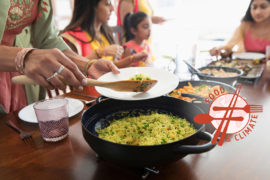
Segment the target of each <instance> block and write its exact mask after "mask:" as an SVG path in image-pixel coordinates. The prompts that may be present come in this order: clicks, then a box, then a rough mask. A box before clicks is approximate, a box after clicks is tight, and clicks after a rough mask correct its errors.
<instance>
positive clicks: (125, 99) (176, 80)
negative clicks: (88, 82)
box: [95, 67, 179, 101]
mask: <svg viewBox="0 0 270 180" xmlns="http://www.w3.org/2000/svg"><path fill="white" fill-rule="evenodd" d="M141 68H143V69H154V70H157V71H163V72H165V73H168V74H170V75H171V76H172V77H173V78H175V82H176V83H175V87H177V85H178V82H179V77H178V76H176V75H175V74H173V73H170V72H169V71H166V70H164V69H160V68H157V67H126V68H121V69H120V73H121V70H122V71H128V70H129V69H132V70H134V71H135V70H137V69H141ZM108 74H113V73H112V72H108V73H106V74H104V75H102V76H101V77H99V78H98V80H100V79H102V77H104V76H105V75H106V76H107V75H108ZM95 88H96V90H97V91H98V93H100V90H102V89H103V87H98V86H96V87H95ZM168 92H170V91H168ZM168 92H166V93H165V94H167V93H168ZM100 94H101V95H102V96H105V97H108V98H112V99H116V100H123V101H137V100H146V99H153V98H157V97H159V96H162V95H156V96H150V97H143V98H134V97H128V98H121V97H114V96H106V95H104V94H103V93H100ZM165 94H163V95H165Z"/></svg>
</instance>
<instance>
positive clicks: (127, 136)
mask: <svg viewBox="0 0 270 180" xmlns="http://www.w3.org/2000/svg"><path fill="white" fill-rule="evenodd" d="M196 131H197V130H196V129H195V128H194V127H193V125H192V124H190V123H189V122H188V121H187V120H186V119H182V118H179V117H177V116H173V115H168V114H161V113H157V112H153V113H152V114H148V115H140V116H137V117H125V118H122V119H119V120H113V121H112V122H111V124H110V125H109V126H108V127H106V128H104V129H99V130H97V133H98V137H100V138H102V139H105V140H108V141H111V142H115V143H120V144H129V145H159V144H164V143H170V142H174V141H178V140H181V139H183V138H185V137H188V136H190V135H192V134H194V133H195V132H196Z"/></svg>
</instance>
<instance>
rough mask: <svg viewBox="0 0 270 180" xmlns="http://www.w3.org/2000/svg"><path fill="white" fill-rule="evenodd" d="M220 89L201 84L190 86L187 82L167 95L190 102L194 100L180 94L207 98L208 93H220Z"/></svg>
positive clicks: (217, 86)
mask: <svg viewBox="0 0 270 180" xmlns="http://www.w3.org/2000/svg"><path fill="white" fill-rule="evenodd" d="M222 88H223V87H221V86H219V85H216V86H209V85H207V84H201V85H199V86H192V84H191V83H190V82H188V85H187V86H184V87H182V88H178V89H175V90H173V91H172V92H171V93H170V94H169V95H170V96H172V97H175V98H178V99H182V100H184V101H188V102H191V101H192V100H194V98H190V97H183V96H182V93H187V94H194V95H197V96H201V97H205V98H207V97H208V95H209V94H210V93H214V91H215V90H218V91H220V90H221V89H222ZM224 93H227V91H226V90H224Z"/></svg>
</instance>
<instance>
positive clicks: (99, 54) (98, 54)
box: [95, 48, 104, 58]
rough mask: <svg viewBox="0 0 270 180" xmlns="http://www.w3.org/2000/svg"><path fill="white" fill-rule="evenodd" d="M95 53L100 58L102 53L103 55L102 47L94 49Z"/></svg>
mask: <svg viewBox="0 0 270 180" xmlns="http://www.w3.org/2000/svg"><path fill="white" fill-rule="evenodd" d="M95 53H96V55H97V57H98V58H102V57H103V55H104V49H103V48H100V49H96V50H95Z"/></svg>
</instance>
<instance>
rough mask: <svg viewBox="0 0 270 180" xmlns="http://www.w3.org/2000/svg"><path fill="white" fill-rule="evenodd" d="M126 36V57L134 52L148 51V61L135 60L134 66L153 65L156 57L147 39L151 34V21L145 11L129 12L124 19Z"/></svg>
mask: <svg viewBox="0 0 270 180" xmlns="http://www.w3.org/2000/svg"><path fill="white" fill-rule="evenodd" d="M124 30H125V38H126V40H127V42H126V43H125V44H124V45H123V46H124V48H125V51H124V57H126V56H129V55H130V54H133V53H139V52H147V53H148V57H147V60H146V61H144V62H143V61H140V62H134V63H132V66H151V65H152V62H153V60H154V57H153V56H152V55H151V50H150V46H149V44H148V42H147V40H148V39H149V38H150V35H151V23H150V19H149V17H148V16H147V15H146V14H145V13H144V12H137V13H134V14H130V13H128V14H127V15H126V17H125V19H124Z"/></svg>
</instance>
